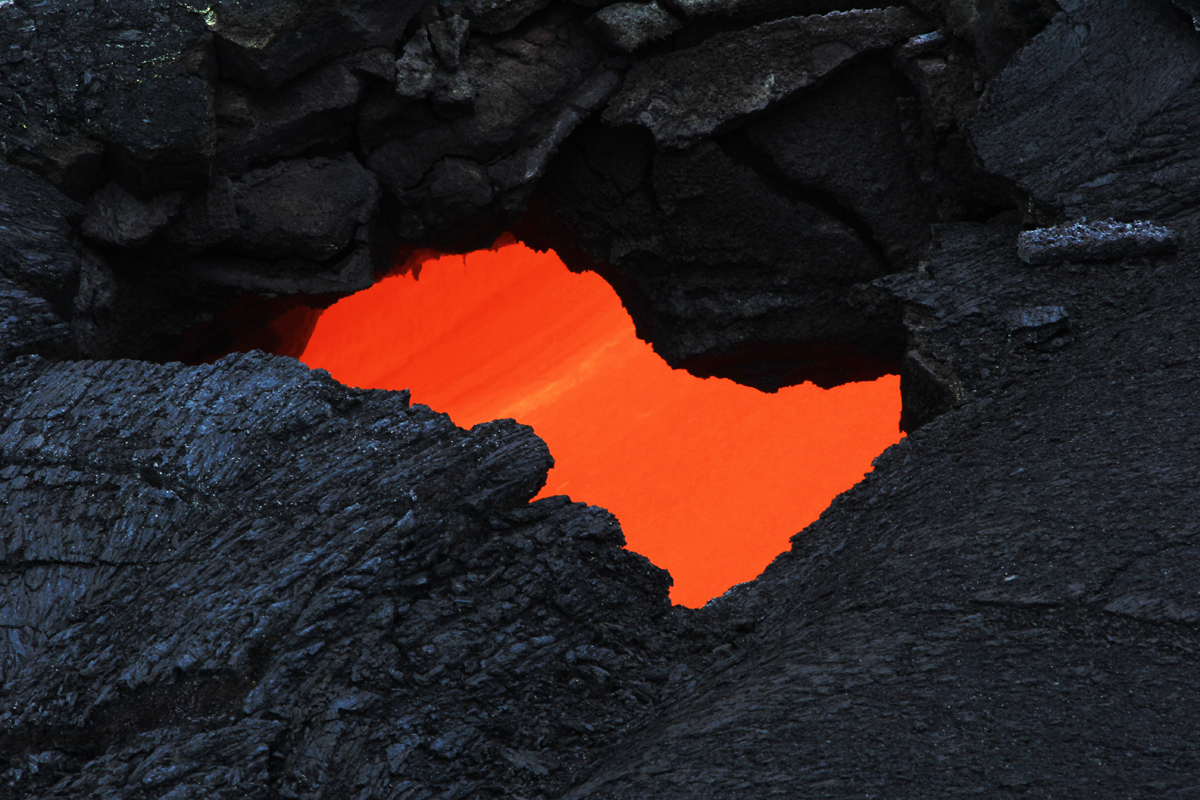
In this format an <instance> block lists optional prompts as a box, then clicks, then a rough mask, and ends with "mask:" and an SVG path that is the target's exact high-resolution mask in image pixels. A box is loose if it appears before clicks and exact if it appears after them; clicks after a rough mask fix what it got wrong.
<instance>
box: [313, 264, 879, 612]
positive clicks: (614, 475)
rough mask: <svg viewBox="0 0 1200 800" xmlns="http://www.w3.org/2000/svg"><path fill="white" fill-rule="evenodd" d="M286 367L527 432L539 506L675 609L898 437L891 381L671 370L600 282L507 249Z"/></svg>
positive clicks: (718, 588)
mask: <svg viewBox="0 0 1200 800" xmlns="http://www.w3.org/2000/svg"><path fill="white" fill-rule="evenodd" d="M301 360H302V361H304V362H305V363H306V364H308V365H309V366H310V367H321V368H323V369H327V370H329V372H330V373H332V375H333V376H334V377H335V378H337V379H338V380H339V381H341V382H343V383H346V384H348V385H351V386H358V387H361V388H378V389H410V390H411V391H412V396H413V401H414V402H418V403H424V404H426V405H429V406H431V407H432V408H434V409H437V410H438V411H443V412H446V413H448V414H449V415H450V417H451V419H453V420H454V422H455V423H457V424H458V425H460V426H463V427H470V426H472V425H475V424H476V423H479V422H484V421H487V420H492V419H499V418H504V417H512V418H514V419H516V420H518V421H519V422H523V423H525V424H527V425H532V426H533V428H534V430H536V431H537V433H538V435H539V436H541V437H542V438H543V439H544V440H545V441H546V443H547V444H548V445H549V447H550V452H551V453H552V454H553V455H554V458H555V467H554V469H553V470H551V472H550V478H549V482H548V483H547V485H546V488H545V489H544V490H543V491H542V493H541V495H540V496H543V497H544V496H550V495H555V494H569V495H570V496H571V497H572V498H574V499H576V500H583V501H586V502H588V503H591V504H594V505H599V506H603V507H604V508H607V509H608V510H609V511H611V512H612V513H613V514H615V515H616V516H617V518H618V519H620V521H621V526H622V528H623V529H624V531H625V536H626V539H627V541H628V547H629V549H631V550H634V551H635V552H638V553H641V554H643V555H645V556H647V557H648V558H649V559H650V560H651V561H653V562H654V563H655V564H657V565H658V566H660V567H665V568H667V569H668V570H670V572H671V575H672V577H673V578H674V579H675V585H674V588H673V589H672V591H671V598H672V600H673V601H674V602H676V603H680V604H683V605H685V606H692V607H697V606H700V605H703V604H704V603H705V602H706V601H708V600H709V599H710V598H712V597H715V596H717V595H720V594H722V593H723V592H725V591H726V590H727V589H729V588H730V587H731V586H733V585H734V584H737V583H741V582H743V581H748V580H751V579H753V578H754V577H755V576H756V575H758V574H759V573H760V572H761V571H762V570H763V568H764V567H765V566H766V565H767V564H768V563H770V561H771V560H772V559H773V558H774V557H775V556H776V555H778V554H779V553H780V552H781V551H783V550H786V549H787V548H788V539H789V537H790V536H791V535H792V534H794V533H795V532H796V531H798V530H800V529H801V528H803V527H804V526H806V525H807V524H809V523H810V522H812V521H813V520H815V519H816V518H817V517H818V516H819V515H820V514H821V512H822V511H823V510H824V509H825V508H826V506H828V505H829V503H830V501H831V500H832V499H833V498H834V496H836V495H837V494H839V493H841V492H843V491H845V490H846V489H848V488H850V487H851V486H853V485H854V484H855V483H857V482H858V481H859V480H860V479H861V478H862V477H863V474H864V473H865V472H866V471H868V470H869V469H870V465H871V460H872V459H873V458H874V457H875V456H877V455H879V453H881V452H882V451H883V450H884V449H885V448H887V447H888V446H889V445H891V444H894V443H895V442H897V441H899V439H900V433H899V431H898V425H897V422H898V420H899V418H900V382H899V378H898V377H896V376H886V377H884V378H881V379H879V380H877V381H873V382H869V383H853V384H846V385H844V386H839V387H837V388H834V389H829V390H825V389H820V388H817V387H816V386H813V385H812V384H810V383H806V384H803V385H800V386H792V387H788V388H785V389H782V390H780V391H779V392H778V393H776V394H765V393H763V392H759V391H757V390H755V389H750V388H748V387H745V386H740V385H738V384H735V383H733V382H732V381H728V380H723V379H708V380H702V379H700V378H696V377H693V376H691V375H689V374H687V373H686V372H683V371H678V370H672V369H671V368H670V367H668V366H667V365H666V363H665V362H664V361H663V360H662V359H661V358H659V357H658V356H657V355H655V354H654V352H653V351H652V350H651V349H650V346H649V345H648V344H646V343H644V342H642V341H640V340H639V339H638V338H637V336H636V335H635V334H634V329H633V323H632V322H631V321H630V319H629V316H628V314H626V312H625V310H624V309H623V308H622V306H621V303H620V300H618V298H617V296H616V294H615V293H614V292H613V290H612V288H611V287H610V286H609V285H608V284H607V283H606V282H605V281H604V280H603V279H602V278H600V277H599V276H597V275H595V274H591V273H586V274H582V275H577V274H573V273H571V272H570V271H568V270H567V268H566V267H565V266H564V265H563V264H562V262H561V261H559V259H558V257H557V256H556V255H555V254H554V253H537V252H534V251H532V250H530V249H528V248H526V247H525V246H524V245H521V244H515V243H514V244H507V245H504V246H500V247H497V248H495V249H493V250H484V251H477V252H475V253H471V254H470V255H468V256H465V257H464V256H441V257H436V258H430V259H429V260H426V261H424V263H423V264H422V265H421V266H420V268H419V269H415V270H410V271H409V272H408V274H399V275H395V276H392V277H388V278H384V279H383V280H382V281H380V282H379V283H377V284H376V285H375V286H374V287H372V288H371V289H368V290H367V291H364V292H360V293H359V294H357V295H354V296H352V297H347V298H345V299H343V300H341V301H339V302H338V303H336V304H335V305H333V306H332V307H330V308H329V309H328V310H327V311H325V312H324V313H323V314H322V315H321V317H320V319H319V320H318V322H317V325H316V329H315V331H314V332H313V335H312V338H311V339H310V340H309V342H308V346H307V348H306V349H305V350H304V353H303V355H302V356H301Z"/></svg>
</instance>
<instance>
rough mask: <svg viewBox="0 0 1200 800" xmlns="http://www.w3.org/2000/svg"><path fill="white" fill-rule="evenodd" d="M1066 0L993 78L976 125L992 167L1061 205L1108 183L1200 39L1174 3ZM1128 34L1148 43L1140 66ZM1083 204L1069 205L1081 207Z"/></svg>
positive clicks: (1196, 65)
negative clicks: (1090, 186)
mask: <svg viewBox="0 0 1200 800" xmlns="http://www.w3.org/2000/svg"><path fill="white" fill-rule="evenodd" d="M1062 5H1063V9H1064V10H1063V12H1062V13H1060V14H1058V15H1057V16H1056V17H1055V18H1054V20H1053V21H1052V22H1051V23H1050V25H1049V26H1047V28H1046V29H1045V30H1044V31H1042V33H1040V34H1039V35H1038V36H1037V37H1036V38H1035V39H1034V40H1033V41H1032V42H1031V43H1030V44H1029V46H1028V47H1026V48H1025V49H1024V50H1022V51H1021V52H1020V53H1019V54H1018V55H1017V57H1016V58H1015V59H1014V60H1013V62H1012V64H1011V65H1010V66H1009V67H1008V68H1007V69H1006V70H1005V71H1004V72H1003V73H1002V74H1001V75H999V76H998V77H997V78H996V79H995V80H994V81H992V82H991V83H990V84H989V86H988V90H987V93H986V95H985V97H984V103H983V107H982V108H981V109H980V112H979V116H977V117H976V118H975V119H974V120H973V121H972V122H971V125H970V130H971V137H972V140H973V141H974V144H975V147H976V149H977V150H978V152H979V156H980V158H981V159H982V160H983V163H984V165H985V166H986V167H987V169H988V170H989V171H991V172H994V173H996V174H999V175H1004V176H1005V177H1008V178H1011V179H1012V180H1013V181H1015V182H1016V183H1018V184H1019V185H1020V186H1021V187H1022V188H1024V189H1026V190H1028V191H1029V193H1030V194H1032V195H1033V197H1034V198H1035V199H1036V200H1037V201H1038V202H1041V203H1045V204H1047V205H1048V206H1050V207H1052V208H1055V209H1058V208H1061V207H1062V206H1063V205H1064V204H1065V201H1066V198H1067V197H1068V196H1073V195H1072V193H1073V192H1075V191H1078V190H1079V189H1081V188H1083V187H1085V186H1087V185H1088V184H1089V183H1097V184H1103V183H1104V182H1105V180H1104V177H1103V176H1105V175H1106V174H1107V173H1108V172H1109V171H1110V170H1111V169H1112V168H1113V167H1114V166H1116V165H1117V164H1118V163H1120V162H1121V160H1122V155H1123V154H1124V153H1126V152H1127V151H1128V150H1129V149H1130V147H1131V146H1133V145H1134V143H1136V142H1137V141H1138V139H1139V138H1141V134H1140V132H1139V126H1140V125H1142V124H1143V123H1145V122H1146V121H1147V120H1148V119H1150V118H1151V117H1153V116H1155V115H1156V114H1158V113H1159V112H1160V111H1162V110H1163V109H1164V108H1166V107H1167V106H1168V105H1169V104H1170V103H1171V101H1172V100H1173V99H1174V98H1176V97H1177V96H1179V95H1180V94H1181V93H1182V92H1183V91H1184V90H1186V89H1187V88H1188V87H1189V86H1190V85H1191V84H1192V82H1193V80H1194V79H1195V77H1196V75H1197V74H1198V73H1200V39H1197V37H1196V34H1195V31H1194V30H1192V27H1191V25H1190V24H1189V23H1188V22H1187V21H1186V20H1185V19H1184V18H1182V17H1181V16H1180V15H1179V13H1178V12H1176V10H1175V9H1174V8H1172V7H1171V6H1170V4H1169V3H1167V2H1158V1H1157V0H1154V1H1152V2H1137V3H1132V2H1117V3H1100V2H1092V1H1091V0H1073V2H1064V3H1063V4H1062ZM1131 42H1139V43H1142V44H1139V45H1138V51H1137V54H1136V56H1135V58H1136V60H1137V62H1138V63H1137V66H1136V68H1130V67H1129V66H1128V59H1129V58H1131V53H1130V50H1129V48H1130V46H1131V44H1130V43H1131ZM1064 109H1068V110H1069V111H1068V112H1067V113H1064ZM1086 197H1087V192H1084V193H1083V194H1082V195H1079V199H1080V200H1083V199H1084V198H1086ZM1086 206H1087V203H1086V200H1084V202H1083V203H1080V202H1079V201H1078V200H1077V201H1076V202H1075V203H1072V207H1073V210H1074V211H1075V213H1084V214H1086V213H1088V212H1089V209H1088V208H1087V207H1086Z"/></svg>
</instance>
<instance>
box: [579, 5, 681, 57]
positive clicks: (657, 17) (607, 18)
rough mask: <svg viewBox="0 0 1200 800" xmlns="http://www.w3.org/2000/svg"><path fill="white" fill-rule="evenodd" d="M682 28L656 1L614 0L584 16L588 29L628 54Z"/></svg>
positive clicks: (605, 42)
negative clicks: (632, 0) (618, 0)
mask: <svg viewBox="0 0 1200 800" xmlns="http://www.w3.org/2000/svg"><path fill="white" fill-rule="evenodd" d="M682 27H683V23H682V22H680V21H679V20H678V19H676V18H675V17H673V16H671V14H670V12H668V11H667V10H666V9H665V8H663V7H662V6H661V5H659V4H658V3H614V4H613V5H611V6H606V7H604V8H602V9H601V10H599V11H597V12H596V13H595V14H593V15H592V16H591V17H590V18H588V28H590V29H591V31H592V32H593V33H595V34H596V35H597V36H599V37H600V41H602V42H604V44H606V45H607V46H609V47H611V48H612V49H614V50H619V51H621V52H625V53H632V52H634V51H635V50H638V49H640V48H642V47H644V46H646V45H648V44H650V43H651V42H656V41H658V40H660V39H665V38H666V37H668V36H670V35H671V34H672V33H674V32H675V31H677V30H679V29H680V28H682Z"/></svg>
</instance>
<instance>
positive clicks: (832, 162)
mask: <svg viewBox="0 0 1200 800" xmlns="http://www.w3.org/2000/svg"><path fill="white" fill-rule="evenodd" d="M855 6H860V7H858V8H856V7H855ZM1194 6H1195V3H1192V2H1184V0H1177V1H1176V2H1167V0H1122V1H1121V2H1114V3H1100V2H1092V1H1091V0H1062V2H1059V3H1058V4H1057V5H1055V4H1052V3H1050V2H1048V1H1047V0H913V1H912V2H911V3H904V4H897V5H894V6H886V5H885V4H881V3H875V2H864V3H850V2H843V0H824V1H822V0H816V1H812V0H671V1H670V2H667V1H665V0H664V2H662V3H657V4H655V3H650V4H635V3H628V2H621V3H615V4H610V3H604V2H591V1H590V0H589V2H577V3H567V2H562V1H561V0H508V1H507V2H506V1H505V0H467V1H466V2H449V3H426V4H423V5H422V4H410V3H381V2H375V0H338V2H333V3H327V2H322V3H312V2H307V0H259V1H258V2H242V3H226V2H221V3H217V4H215V5H213V6H210V7H206V8H203V9H201V8H192V7H190V6H186V5H180V4H177V3H166V2H136V3H135V2H107V3H93V2H89V0H50V1H49V2H41V3H33V2H29V0H7V1H6V0H0V499H2V502H0V566H2V568H0V627H2V628H3V629H4V631H5V636H4V637H3V639H0V686H2V688H0V757H2V759H0V798H10V797H11V798H22V800H24V799H25V798H42V797H96V798H100V797H112V796H117V795H120V796H123V797H136V798H167V797H170V798H186V797H214V796H216V797H229V798H242V797H296V798H301V797H303V798H342V797H352V798H360V797H361V798H370V797H380V798H388V797H395V798H422V797H431V798H432V797H447V798H487V797H526V798H534V797H542V798H551V797H572V798H584V797H588V798H626V797H628V798H632V797H646V796H654V797H667V798H670V797H698V796H704V797H709V796H737V797H758V796H762V797H766V796H775V795H779V794H785V795H787V796H795V797H821V798H828V797H861V796H863V795H879V796H888V797H945V796H959V795H964V794H968V793H970V794H979V795H982V796H998V795H1006V796H1007V795H1018V794H1020V795H1025V796H1054V797H1097V796H1117V795H1120V796H1131V797H1142V796H1145V797H1164V796H1165V797H1180V798H1183V797H1190V796H1192V795H1193V794H1194V793H1195V775H1196V774H1197V773H1198V772H1200V764H1197V763H1196V760H1197V755H1196V752H1195V748H1194V746H1192V743H1193V742H1194V741H1195V740H1196V738H1197V736H1198V735H1200V731H1198V730H1197V729H1196V726H1197V722H1196V720H1197V719H1200V708H1197V707H1196V701H1195V698H1196V697H1197V696H1200V694H1198V692H1197V690H1198V689H1200V686H1196V685H1194V684H1195V683H1196V680H1197V678H1196V677H1195V676H1197V675H1200V669H1197V667H1198V666H1200V665H1198V664H1197V663H1196V657H1195V653H1196V652H1198V650H1200V641H1198V640H1197V627H1196V626H1197V621H1198V620H1200V608H1197V606H1196V597H1197V596H1200V595H1198V592H1200V587H1198V586H1196V585H1195V584H1196V575H1197V570H1196V563H1195V562H1196V561H1197V558H1198V556H1197V552H1196V551H1197V547H1198V546H1200V544H1198V543H1197V541H1196V526H1195V524H1194V519H1195V518H1196V516H1197V509H1196V508H1195V507H1194V506H1195V504H1196V497H1197V496H1198V494H1197V489H1198V488H1200V487H1198V486H1197V478H1196V475H1197V474H1198V467H1200V464H1197V463H1195V462H1196V457H1195V454H1194V450H1195V448H1194V447H1193V445H1194V443H1195V441H1197V439H1198V438H1200V431H1198V430H1197V424H1196V422H1195V415H1194V414H1193V413H1192V407H1193V406H1194V405H1195V403H1194V395H1195V384H1196V381H1197V380H1200V375H1198V374H1197V372H1196V368H1195V365H1196V364H1197V363H1198V362H1197V357H1198V356H1200V353H1197V352H1196V342H1195V336H1194V335H1193V334H1194V331H1195V330H1196V329H1197V327H1198V326H1200V319H1197V314H1198V313H1200V312H1198V311H1197V308H1196V304H1195V301H1194V298H1195V296H1196V295H1197V293H1198V292H1200V285H1196V284H1197V280H1198V279H1197V277H1196V276H1197V275H1198V274H1200V271H1198V270H1197V267H1200V251H1198V250H1197V242H1198V241H1200V213H1198V211H1197V209H1198V208H1200V204H1198V203H1197V199H1196V196H1195V190H1194V187H1195V183H1196V180H1197V179H1200V160H1198V159H1197V155H1196V154H1197V153H1200V147H1197V142H1196V137H1197V133H1196V131H1200V88H1198V83H1197V80H1198V76H1200V38H1198V37H1200V34H1197V33H1196V27H1195V21H1194V19H1193V18H1192V17H1193V16H1194V14H1195V8H1194ZM507 228H514V229H515V230H516V231H517V233H518V235H519V236H520V237H521V238H523V239H524V240H525V241H527V242H530V243H533V244H535V245H540V246H553V247H554V248H556V249H557V250H558V251H559V253H560V254H561V255H562V256H563V257H564V258H565V259H566V260H567V261H568V263H569V264H570V265H571V266H572V267H573V268H575V269H594V270H596V271H597V272H599V273H600V274H602V275H603V276H604V277H606V278H607V279H608V280H609V281H610V282H611V283H612V284H613V286H614V287H615V288H616V289H617V291H618V292H619V293H620V295H621V297H622V299H623V301H624V302H625V304H626V307H627V308H628V309H629V311H630V313H631V316H632V317H633V319H634V321H635V323H636V324H637V327H638V331H639V333H640V335H641V336H642V337H643V338H645V339H647V340H648V341H651V342H652V343H653V345H654V346H655V348H656V349H657V351H658V352H659V353H660V354H661V355H663V357H664V358H666V359H667V360H668V361H669V362H670V363H671V364H672V365H674V366H679V367H685V368H687V369H689V370H691V371H693V372H695V373H697V374H702V375H712V374H719V375H724V376H729V377H733V378H735V379H737V380H739V381H742V382H743V383H746V384H749V385H753V386H757V387H760V388H763V389H766V390H773V389H775V388H777V387H779V386H782V385H786V384H789V383H794V382H797V381H801V380H815V381H818V382H820V383H822V384H825V385H830V384H834V383H837V382H841V381H846V380H856V379H861V378H866V377H873V376H874V375H878V374H881V373H883V372H887V371H896V370H899V371H900V373H901V381H902V393H903V399H904V411H903V419H902V425H903V427H904V428H905V429H906V430H908V431H910V436H909V437H908V438H906V439H905V440H904V442H902V443H901V444H900V445H897V446H896V447H894V448H892V449H890V450H889V451H887V452H886V453H885V454H883V455H882V456H881V457H880V458H879V459H878V460H877V462H876V468H875V470H874V472H872V473H871V474H870V475H869V476H868V477H867V478H866V479H865V480H864V481H863V482H862V483H861V484H860V485H859V486H858V487H856V488H855V489H854V490H852V491H851V492H849V493H847V494H846V495H844V496H843V497H841V498H839V499H838V500H837V501H835V503H834V505H833V506H832V507H831V508H830V509H829V510H828V511H827V512H826V514H825V515H823V517H822V518H821V520H820V521H819V522H818V523H816V524H814V525H813V526H811V527H810V528H809V529H807V530H805V531H803V532H801V533H800V534H798V535H797V537H796V538H795V540H794V547H793V549H792V550H791V551H790V552H789V553H787V554H784V555H783V556H781V557H780V558H779V559H777V560H776V562H775V563H774V564H773V565H772V566H771V567H770V568H769V569H768V570H767V572H766V573H764V575H763V576H762V577H761V578H760V579H759V580H757V581H755V582H754V583H752V584H748V585H743V586H741V587H738V588H736V589H735V590H733V591H731V592H730V593H729V594H727V595H726V596H725V597H723V598H721V599H719V600H718V601H716V602H714V603H711V604H709V606H707V607H706V608H705V609H703V610H700V611H686V610H683V609H672V608H671V607H670V606H669V604H668V602H667V594H666V589H667V585H668V584H667V576H665V574H664V573H662V572H661V571H660V570H657V569H655V568H654V567H652V566H651V565H649V564H648V563H647V562H646V561H645V560H644V559H641V558H640V557H638V556H634V555H632V554H630V553H627V552H625V551H624V550H622V549H620V544H621V542H622V536H621V533H620V530H619V527H618V526H617V524H616V522H615V521H614V520H613V518H612V517H611V516H610V515H608V514H607V512H604V511H603V510H602V509H596V508H592V507H589V506H586V505H584V504H582V503H573V502H571V501H569V500H567V499H565V498H547V499H543V500H539V501H536V502H529V501H530V498H531V497H533V496H534V495H535V493H536V492H537V490H538V488H539V487H540V486H541V485H542V482H543V481H544V476H545V471H546V469H547V468H548V466H549V464H550V463H551V459H550V456H549V454H548V453H547V452H546V449H545V447H544V445H543V444H542V443H541V442H539V441H538V440H537V439H536V437H534V436H533V434H532V433H531V431H530V430H529V429H527V428H523V427H521V426H520V425H517V424H515V423H513V422H511V421H500V422H495V423H489V424H486V425H481V426H477V427H476V428H474V429H472V430H471V431H462V430H459V429H456V428H455V427H453V425H451V424H450V422H449V421H448V419H447V418H445V417H443V416H439V415H438V414H436V413H435V412H433V411H430V410H428V409H425V408H423V407H420V406H417V407H409V405H408V402H407V398H406V397H405V396H404V395H403V394H393V393H384V392H363V391H358V390H350V389H346V388H345V387H341V386H339V385H338V384H336V383H335V382H333V381H331V380H330V379H329V378H328V377H327V376H325V375H323V374H321V373H313V372H309V371H308V370H306V369H304V368H303V367H302V366H300V365H298V364H297V363H296V362H294V361H292V360H289V359H286V358H280V357H274V356H266V355H262V354H257V355H241V356H234V357H230V358H227V359H224V360H221V361H219V362H217V363H215V364H212V365H208V366H190V367H189V366H183V365H180V364H178V363H170V364H155V363H151V362H150V361H149V360H146V359H157V360H160V361H173V360H174V359H175V358H177V357H178V356H179V355H180V354H181V353H182V352H183V349H182V348H183V345H182V342H184V341H185V339H184V335H185V334H187V335H188V336H192V337H195V336H197V335H198V334H196V333H195V330H196V326H197V325H199V324H201V323H204V322H206V321H210V322H211V321H212V320H214V319H216V320H221V319H229V318H235V317H236V315H234V314H232V313H229V314H227V313H226V312H230V309H242V310H243V311H242V315H241V319H243V320H245V319H248V318H249V317H250V316H253V315H258V316H260V317H262V319H261V321H262V323H263V325H264V327H265V328H269V323H270V322H271V319H270V314H271V311H270V309H271V308H272V307H274V308H277V309H278V308H289V309H296V308H307V309H314V308H319V307H321V306H322V305H324V304H327V303H329V302H332V301H333V300H334V299H336V298H337V297H338V296H341V295H344V294H346V293H348V292H351V291H354V290H356V289H358V288H361V287H364V286H367V285H369V284H370V283H371V282H372V281H373V280H374V279H375V277H376V276H377V275H378V274H379V273H380V272H381V271H383V270H385V269H387V268H388V266H389V265H390V264H391V263H392V262H393V261H394V259H395V257H396V256H397V254H403V253H404V252H406V251H408V250H410V249H411V248H415V247H422V246H430V245H433V246H439V247H443V248H447V249H459V250H461V249H467V248H471V247H475V246H478V245H479V244H486V243H488V242H490V241H491V240H492V239H493V238H494V236H495V235H496V234H497V233H499V232H500V231H503V230H505V229H507ZM272 304H276V305H275V306H272ZM246 309H249V311H246ZM214 324H215V323H214ZM189 331H190V333H189ZM228 334H229V331H220V330H217V332H216V334H215V335H216V336H217V338H219V337H220V335H228ZM203 344H204V343H203V342H201V343H200V345H201V346H200V347H198V348H197V349H198V350H204V349H205V348H204V347H203ZM208 349H209V350H212V349H216V348H214V347H209V348H208ZM72 359H74V360H72ZM122 359H123V360H122ZM131 359H132V360H131ZM136 359H143V360H136ZM798 490H802V487H798ZM576 499H578V500H586V499H587V498H576ZM734 533H736V532H734Z"/></svg>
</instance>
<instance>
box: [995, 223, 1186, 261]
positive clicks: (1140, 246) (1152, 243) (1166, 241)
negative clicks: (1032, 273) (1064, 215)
mask: <svg viewBox="0 0 1200 800" xmlns="http://www.w3.org/2000/svg"><path fill="white" fill-rule="evenodd" d="M1178 246H1179V241H1178V238H1177V237H1176V235H1175V233H1174V232H1173V231H1171V230H1170V229H1169V228H1164V227H1163V226H1161V225H1155V224H1154V223H1152V222H1146V221H1144V220H1143V221H1138V222H1117V221H1116V220H1112V219H1106V220H1095V221H1092V222H1088V221H1087V220H1079V221H1078V222H1070V223H1065V224H1063V225H1055V226H1053V227H1050V228H1038V229H1036V230H1032V231H1025V232H1023V233H1022V234H1021V235H1020V236H1018V237H1017V254H1018V255H1019V256H1020V257H1021V260H1022V261H1024V262H1025V263H1026V264H1062V263H1064V262H1067V261H1115V260H1118V259H1132V258H1138V257H1143V256H1156V255H1162V254H1164V253H1169V252H1171V251H1173V250H1175V248H1177V247H1178Z"/></svg>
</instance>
